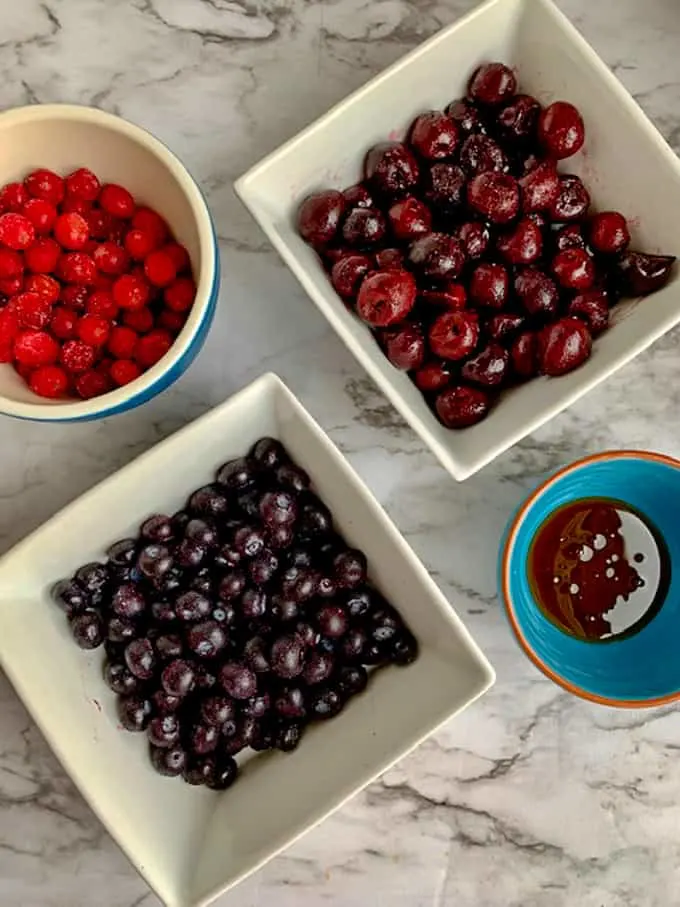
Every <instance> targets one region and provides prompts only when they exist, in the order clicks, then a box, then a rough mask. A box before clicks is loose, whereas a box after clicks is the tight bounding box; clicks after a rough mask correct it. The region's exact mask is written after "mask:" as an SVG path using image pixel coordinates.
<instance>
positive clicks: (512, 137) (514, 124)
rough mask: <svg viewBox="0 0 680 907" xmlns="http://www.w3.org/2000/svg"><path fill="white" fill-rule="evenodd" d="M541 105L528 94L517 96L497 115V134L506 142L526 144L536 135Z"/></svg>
mask: <svg viewBox="0 0 680 907" xmlns="http://www.w3.org/2000/svg"><path fill="white" fill-rule="evenodd" d="M540 112H541V105H540V104H539V103H538V101H537V100H536V98H532V97H531V95H528V94H518V95H517V96H516V97H515V98H513V99H512V101H510V103H509V104H506V105H505V107H503V109H502V110H500V111H499V113H498V127H499V132H500V133H501V135H502V136H503V138H504V139H505V140H506V141H508V142H514V143H516V144H523V145H524V144H527V143H529V142H531V141H533V139H534V137H535V135H536V127H537V125H538V117H539V114H540Z"/></svg>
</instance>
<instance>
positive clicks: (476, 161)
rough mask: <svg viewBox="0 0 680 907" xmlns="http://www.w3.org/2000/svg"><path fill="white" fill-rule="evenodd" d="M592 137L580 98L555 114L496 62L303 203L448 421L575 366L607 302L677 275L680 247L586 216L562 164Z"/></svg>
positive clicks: (353, 291) (342, 270)
mask: <svg viewBox="0 0 680 907" xmlns="http://www.w3.org/2000/svg"><path fill="white" fill-rule="evenodd" d="M584 138H585V130H584V124H583V119H582V117H581V115H580V113H579V111H578V110H577V109H576V108H575V107H574V106H573V105H572V104H569V103H567V102H565V101H556V102H555V103H553V104H550V105H549V106H548V107H545V108H544V107H542V106H541V104H539V102H538V101H537V100H536V99H535V98H533V97H531V96H529V95H526V94H518V93H517V81H516V79H515V75H514V74H513V72H512V70H510V69H509V68H508V67H507V66H505V65H504V64H502V63H489V64H485V65H483V66H481V67H480V68H479V69H477V70H476V71H475V73H474V74H473V76H472V78H471V80H470V83H469V86H468V92H467V96H466V97H465V98H463V99H460V100H456V101H453V102H452V103H451V104H450V105H449V106H448V107H447V108H446V110H445V111H444V112H442V111H437V110H432V111H429V112H427V113H423V114H421V115H420V116H418V117H417V118H416V119H415V121H414V122H413V124H412V125H411V127H410V129H409V132H408V135H407V139H406V141H404V142H395V141H391V142H385V143H382V144H380V145H376V146H375V147H374V148H371V149H370V151H369V152H368V154H367V155H366V158H365V161H364V180H363V182H361V183H359V184H357V185H355V186H351V187H350V188H349V189H346V190H345V191H344V192H339V191H334V190H328V191H324V192H319V193H316V194H314V195H312V196H309V197H308V198H307V199H305V200H304V202H303V203H302V205H301V207H300V210H299V212H298V229H299V232H300V234H301V236H302V237H303V238H304V239H305V241H306V242H308V243H309V244H310V245H312V246H313V247H314V249H315V250H316V251H317V252H318V253H319V255H320V256H321V258H322V260H323V262H324V264H325V266H326V268H327V269H328V270H329V271H330V276H331V281H332V283H333V286H334V287H335V289H336V291H337V292H338V294H339V295H340V296H341V297H342V298H343V300H345V302H346V304H347V305H349V306H352V307H353V309H354V311H356V313H357V314H358V315H359V317H360V318H362V319H363V321H364V322H366V324H368V325H369V326H370V327H371V328H372V329H373V330H374V331H375V333H376V338H377V340H378V343H379V344H380V345H381V347H382V348H383V350H384V351H385V353H386V355H387V357H388V359H389V360H390V362H391V363H392V364H393V365H394V366H396V367H397V368H399V369H404V370H407V371H409V372H410V375H411V378H412V379H413V381H414V382H415V384H416V385H417V387H418V388H419V389H420V390H421V391H422V392H423V393H424V394H425V397H426V399H427V401H428V403H429V404H430V405H431V406H432V407H433V408H434V410H435V412H436V413H437V415H438V417H439V419H440V420H441V422H442V423H443V424H444V425H446V426H447V427H449V428H465V427H467V426H470V425H473V424H475V423H476V422H479V421H480V420H481V419H483V418H484V417H485V416H486V415H487V413H488V412H489V409H490V407H491V405H492V403H493V402H494V400H495V399H496V397H497V393H498V391H499V390H501V389H502V388H504V387H508V386H510V385H512V384H516V383H518V382H521V381H526V380H527V379H529V378H532V377H534V376H536V375H541V374H542V375H549V376H557V375H563V374H565V373H567V372H570V371H572V370H573V369H575V368H577V367H578V366H579V365H581V364H582V363H583V362H585V361H586V360H587V359H588V358H589V356H590V354H591V349H592V338H593V337H595V336H596V335H597V334H599V333H601V332H602V331H604V330H605V329H606V328H607V327H608V325H609V310H610V308H611V306H612V305H614V304H615V303H616V302H617V301H618V300H619V299H620V298H621V297H622V296H640V295H645V294H647V293H651V292H653V291H655V290H658V289H660V288H661V287H662V286H664V285H665V284H666V283H667V281H668V280H669V277H670V273H671V268H672V265H673V262H674V261H675V257H674V256H666V255H646V254H643V253H640V252H633V251H630V250H629V249H628V246H629V243H630V235H629V232H628V227H627V223H626V219H625V217H624V216H623V215H622V214H620V213H619V212H616V211H603V212H599V213H595V214H591V212H590V196H589V194H588V190H587V189H586V187H585V185H584V184H583V182H582V181H581V179H580V178H579V177H578V176H575V175H571V174H562V173H558V171H557V166H556V165H557V162H558V161H561V160H564V159H565V158H568V157H570V156H571V155H573V154H575V153H576V152H577V151H579V150H580V149H581V147H582V146H583V143H584Z"/></svg>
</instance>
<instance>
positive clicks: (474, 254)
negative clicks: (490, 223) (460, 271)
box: [454, 221, 491, 261]
mask: <svg viewBox="0 0 680 907" xmlns="http://www.w3.org/2000/svg"><path fill="white" fill-rule="evenodd" d="M454 236H455V237H456V238H457V239H458V240H459V241H460V243H461V244H462V246H463V250H464V251H465V255H466V257H467V258H470V259H472V260H473V261H474V260H475V259H477V258H481V257H482V255H484V253H485V252H486V250H487V248H488V246H489V243H490V241H491V233H490V232H489V228H488V227H487V226H486V225H485V224H480V223H479V222H478V221H467V222H466V223H463V224H461V225H460V226H459V227H456V229H455V231H454Z"/></svg>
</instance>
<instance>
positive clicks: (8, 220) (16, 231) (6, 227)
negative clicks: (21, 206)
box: [0, 212, 35, 250]
mask: <svg viewBox="0 0 680 907" xmlns="http://www.w3.org/2000/svg"><path fill="white" fill-rule="evenodd" d="M34 242H35V227H34V226H33V224H32V223H31V221H30V220H29V219H28V218H27V217H24V215H23V214H13V213H12V212H8V213H7V214H2V215H0V243H2V245H3V246H7V248H8V249H16V250H22V249H28V247H29V246H31V245H33V243H34Z"/></svg>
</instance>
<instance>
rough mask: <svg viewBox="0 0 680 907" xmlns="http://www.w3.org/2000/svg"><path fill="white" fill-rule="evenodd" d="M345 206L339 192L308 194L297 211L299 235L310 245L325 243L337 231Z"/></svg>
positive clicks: (329, 240)
mask: <svg viewBox="0 0 680 907" xmlns="http://www.w3.org/2000/svg"><path fill="white" fill-rule="evenodd" d="M345 207H346V203H345V199H344V197H343V195H342V193H341V192H334V191H333V190H329V191H328V192H317V193H316V194H315V195H310V196H309V197H308V198H306V199H305V200H304V201H303V203H302V204H301V205H300V210H299V211H298V230H299V232H300V236H301V237H302V238H303V239H304V240H305V242H308V243H309V244H310V245H312V246H325V245H327V244H328V243H329V242H331V241H332V240H333V239H334V237H335V234H336V233H337V231H338V227H339V226H340V218H341V217H342V215H343V214H344V212H345Z"/></svg>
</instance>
